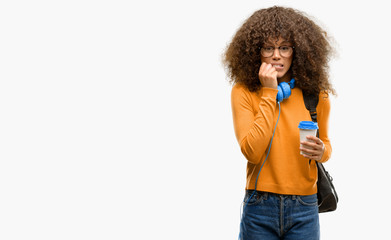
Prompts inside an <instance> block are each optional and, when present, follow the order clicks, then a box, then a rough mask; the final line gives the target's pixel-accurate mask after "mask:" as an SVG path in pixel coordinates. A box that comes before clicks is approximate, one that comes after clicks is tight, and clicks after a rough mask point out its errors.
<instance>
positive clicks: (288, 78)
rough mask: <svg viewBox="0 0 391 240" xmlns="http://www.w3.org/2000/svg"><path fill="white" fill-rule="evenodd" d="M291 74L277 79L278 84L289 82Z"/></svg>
mask: <svg viewBox="0 0 391 240" xmlns="http://www.w3.org/2000/svg"><path fill="white" fill-rule="evenodd" d="M291 79H292V78H291V73H290V72H287V73H286V74H285V75H284V76H282V77H280V78H277V81H278V83H282V82H289V81H290V80H291Z"/></svg>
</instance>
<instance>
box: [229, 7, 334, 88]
mask: <svg viewBox="0 0 391 240" xmlns="http://www.w3.org/2000/svg"><path fill="white" fill-rule="evenodd" d="M280 37H281V38H283V39H285V40H287V41H289V42H291V43H292V44H293V46H294V55H293V60H292V65H291V69H290V70H291V73H292V77H293V78H295V80H296V86H297V87H299V88H301V89H302V90H305V91H306V92H308V93H311V94H319V93H320V92H321V91H325V92H327V93H330V92H331V93H332V94H335V90H334V88H333V87H332V85H331V83H330V82H329V76H328V70H329V66H328V62H329V60H330V57H331V56H332V54H333V53H334V49H333V47H332V46H331V44H330V39H329V37H328V35H327V33H326V32H325V31H324V30H323V29H322V28H321V27H320V26H318V25H317V24H315V23H314V21H312V20H311V19H310V18H309V17H307V16H306V14H305V13H303V12H300V11H298V10H296V9H292V8H287V7H280V6H273V7H270V8H265V9H261V10H258V11H256V12H254V13H253V14H252V15H251V16H250V17H249V18H248V19H247V20H246V21H245V22H244V23H243V25H242V26H241V27H240V28H239V30H238V31H237V32H236V34H235V35H234V37H233V39H232V41H231V43H230V44H229V45H228V46H227V49H226V50H225V53H224V55H223V64H224V65H225V67H226V70H227V72H228V76H229V78H230V80H229V81H230V82H231V83H242V84H244V85H245V86H246V87H247V88H248V89H249V91H251V92H255V91H258V90H259V89H260V88H261V82H260V81H259V79H258V72H259V68H260V66H261V57H260V56H261V55H260V48H261V47H262V46H263V44H264V43H266V42H267V41H268V40H270V39H278V38H280Z"/></svg>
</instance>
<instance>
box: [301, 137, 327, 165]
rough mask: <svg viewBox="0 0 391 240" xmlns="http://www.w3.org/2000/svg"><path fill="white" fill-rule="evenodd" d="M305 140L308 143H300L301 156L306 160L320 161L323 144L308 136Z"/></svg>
mask: <svg viewBox="0 0 391 240" xmlns="http://www.w3.org/2000/svg"><path fill="white" fill-rule="evenodd" d="M307 139H308V140H309V141H302V142H300V143H301V146H300V151H302V155H303V156H304V157H306V158H309V159H312V160H316V161H319V160H320V159H322V156H323V153H324V144H323V142H322V140H320V139H319V138H317V137H314V136H311V135H308V136H307Z"/></svg>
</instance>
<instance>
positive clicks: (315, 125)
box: [299, 121, 318, 130]
mask: <svg viewBox="0 0 391 240" xmlns="http://www.w3.org/2000/svg"><path fill="white" fill-rule="evenodd" d="M299 128H300V129H308V130H313V129H318V123H316V122H312V121H301V122H300V123H299Z"/></svg>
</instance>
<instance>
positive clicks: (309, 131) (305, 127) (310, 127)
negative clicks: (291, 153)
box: [299, 121, 318, 154]
mask: <svg viewBox="0 0 391 240" xmlns="http://www.w3.org/2000/svg"><path fill="white" fill-rule="evenodd" d="M299 129H300V142H302V141H311V140H308V139H307V136H308V135H312V136H315V137H316V130H317V129H318V123H316V122H312V121H301V122H300V123H299ZM300 146H301V144H300ZM300 154H303V153H302V151H300Z"/></svg>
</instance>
